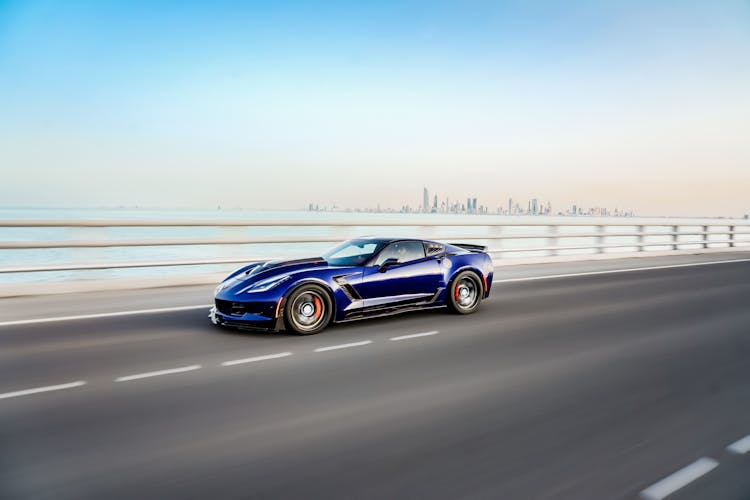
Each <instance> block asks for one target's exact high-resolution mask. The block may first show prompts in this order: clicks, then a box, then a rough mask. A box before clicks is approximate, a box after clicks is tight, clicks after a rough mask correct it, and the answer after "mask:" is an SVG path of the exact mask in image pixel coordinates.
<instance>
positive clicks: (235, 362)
mask: <svg viewBox="0 0 750 500" xmlns="http://www.w3.org/2000/svg"><path fill="white" fill-rule="evenodd" d="M291 355H292V353H291V352H280V353H278V354H267V355H265V356H255V357H254V358H244V359H233V360H232V361H224V362H223V363H222V364H221V366H234V365H241V364H243V363H254V362H256V361H265V360H267V359H277V358H285V357H287V356H291Z"/></svg>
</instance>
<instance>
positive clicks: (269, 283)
mask: <svg viewBox="0 0 750 500" xmlns="http://www.w3.org/2000/svg"><path fill="white" fill-rule="evenodd" d="M289 278H290V276H282V277H280V278H279V277H275V278H270V279H267V280H264V281H259V282H258V283H254V284H252V285H250V286H249V287H247V288H243V289H242V290H240V291H239V292H237V293H242V292H247V293H256V292H265V291H267V290H270V289H271V288H273V287H275V286H278V285H279V284H281V283H283V282H285V281H286V280H288V279H289Z"/></svg>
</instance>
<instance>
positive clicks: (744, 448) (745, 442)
mask: <svg viewBox="0 0 750 500" xmlns="http://www.w3.org/2000/svg"><path fill="white" fill-rule="evenodd" d="M727 450H728V451H730V452H732V453H736V454H737V455H744V454H745V453H747V452H748V451H750V434H749V435H747V436H745V437H743V438H742V439H740V440H738V441H735V442H734V443H732V444H730V445H729V446H727Z"/></svg>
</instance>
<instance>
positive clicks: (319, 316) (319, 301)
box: [284, 285, 333, 335]
mask: <svg viewBox="0 0 750 500" xmlns="http://www.w3.org/2000/svg"><path fill="white" fill-rule="evenodd" d="M332 316H333V303H332V301H331V297H330V296H329V295H328V293H327V292H326V291H325V290H324V289H323V288H321V287H320V286H318V285H302V286H301V287H299V288H297V289H296V290H294V291H293V292H292V294H291V295H290V296H289V298H288V299H287V301H286V306H285V307H284V323H285V324H286V327H287V328H288V329H290V330H292V331H294V332H295V333H298V334H300V335H312V334H314V333H318V332H320V331H321V330H323V328H325V327H326V325H328V323H329V322H330V321H331V317H332Z"/></svg>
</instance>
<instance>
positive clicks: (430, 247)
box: [424, 241, 445, 257]
mask: <svg viewBox="0 0 750 500" xmlns="http://www.w3.org/2000/svg"><path fill="white" fill-rule="evenodd" d="M424 250H425V253H427V256H428V257H429V256H430V255H436V254H439V253H443V251H445V245H441V244H440V243H432V242H429V241H425V243H424Z"/></svg>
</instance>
